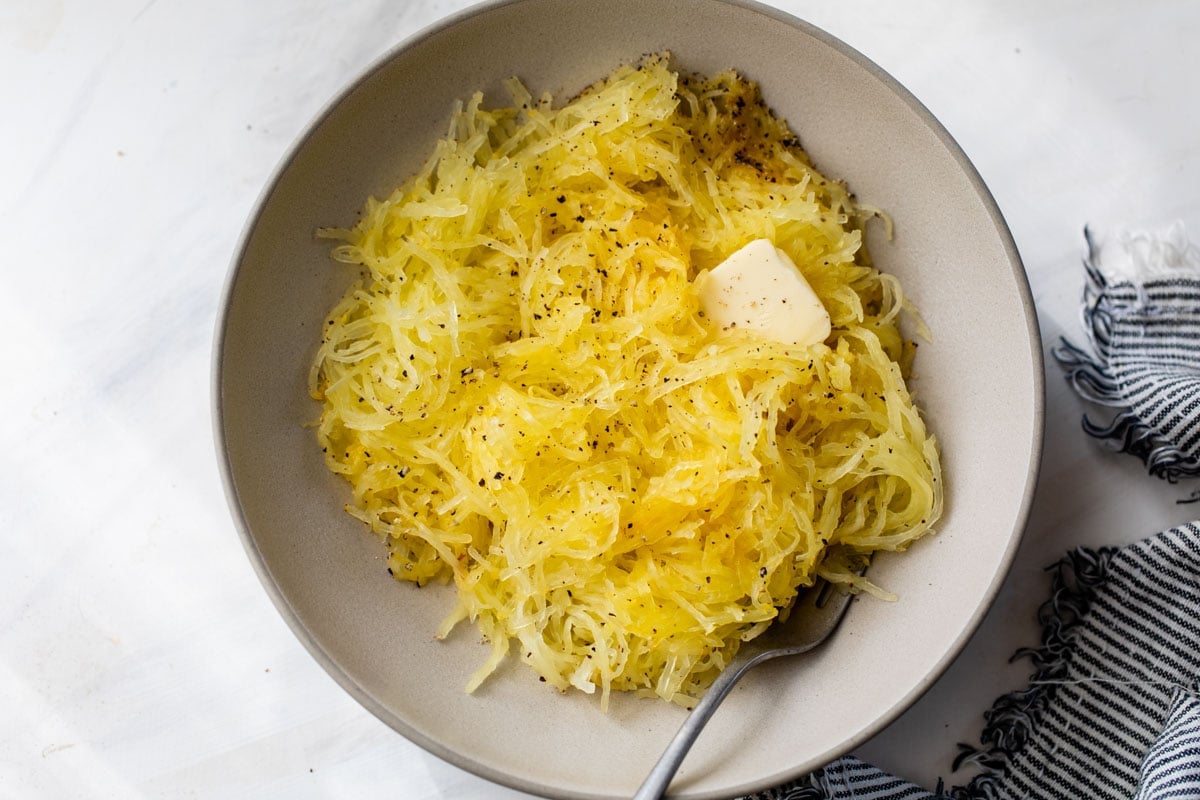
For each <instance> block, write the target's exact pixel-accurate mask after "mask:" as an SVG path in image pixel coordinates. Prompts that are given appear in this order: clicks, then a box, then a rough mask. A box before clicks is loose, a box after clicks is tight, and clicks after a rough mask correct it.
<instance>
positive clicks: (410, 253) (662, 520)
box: [311, 56, 942, 705]
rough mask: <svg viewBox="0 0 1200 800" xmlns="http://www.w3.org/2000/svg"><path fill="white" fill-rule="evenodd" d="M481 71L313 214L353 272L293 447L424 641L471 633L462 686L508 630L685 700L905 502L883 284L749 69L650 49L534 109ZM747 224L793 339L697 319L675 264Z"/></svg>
mask: <svg viewBox="0 0 1200 800" xmlns="http://www.w3.org/2000/svg"><path fill="white" fill-rule="evenodd" d="M507 88H508V91H509V92H510V93H511V96H512V102H511V104H509V105H506V106H504V107H499V108H489V107H485V105H484V102H483V99H482V96H481V95H479V94H477V95H475V96H474V97H472V98H471V99H470V101H469V102H467V103H466V104H465V105H461V104H460V105H459V106H458V107H457V108H456V109H455V111H454V113H453V116H452V119H451V122H450V127H449V131H448V133H447V135H446V136H445V138H444V139H443V140H442V141H440V142H439V143H438V145H437V147H436V150H435V152H434V153H433V154H432V157H431V158H430V159H429V160H428V162H427V163H426V165H425V166H424V168H423V169H422V170H421V171H420V172H419V174H417V175H416V176H415V177H414V178H412V179H411V180H409V181H408V182H407V183H405V184H404V185H403V186H402V187H400V188H399V189H397V190H396V191H395V193H394V194H392V195H391V196H390V197H388V198H386V199H384V200H376V199H371V200H369V201H368V202H367V204H366V207H365V210H364V213H363V215H362V218H361V221H360V222H358V224H357V225H355V226H353V227H352V228H348V229H325V230H322V231H321V232H320V233H321V235H323V236H326V237H330V238H332V239H334V240H337V242H338V243H337V244H336V245H335V246H334V248H333V255H334V258H335V259H336V260H337V261H339V262H344V263H346V264H350V265H355V266H357V267H358V268H359V273H360V274H359V277H358V279H357V280H356V282H355V283H354V284H353V285H352V286H351V288H350V289H349V290H348V291H347V292H346V294H345V296H344V297H343V298H342V300H341V301H340V302H339V303H338V304H337V305H336V307H335V308H333V310H332V312H331V313H330V314H329V317H328V319H327V320H326V324H325V326H324V337H323V341H322V343H321V345H320V348H319V351H318V352H317V354H316V357H315V360H314V362H313V365H312V373H311V389H312V394H313V397H314V398H316V399H317V400H319V401H321V403H322V406H323V411H322V414H321V417H320V422H319V426H318V436H319V440H320V445H321V447H322V449H323V450H324V452H325V457H326V460H327V463H328V466H329V468H330V469H331V470H333V471H334V472H336V473H338V474H340V475H342V476H343V477H345V479H346V480H347V481H348V482H349V484H350V486H351V487H352V489H353V499H352V502H350V503H349V504H348V506H347V510H348V511H349V512H350V513H351V514H353V515H354V516H355V517H357V518H359V519H361V520H362V521H363V522H364V523H365V524H366V525H367V526H369V527H370V529H371V530H373V531H375V532H376V533H377V534H379V535H380V536H382V537H383V538H384V540H385V541H386V543H387V546H388V549H389V554H390V555H389V559H388V569H389V571H390V572H391V573H392V574H394V575H395V577H396V578H398V579H401V580H404V581H412V582H415V583H417V584H426V583H429V582H437V583H452V584H453V586H454V589H455V592H454V598H455V599H454V600H453V610H452V611H451V612H450V613H449V614H448V617H447V620H446V622H445V624H444V625H443V627H442V629H441V630H440V631H438V632H437V633H438V635H439V636H445V635H447V634H448V633H449V632H450V630H451V629H452V628H453V627H454V626H455V625H457V624H458V623H460V622H463V621H466V620H469V621H471V622H472V623H474V624H475V625H476V626H477V627H478V629H479V630H480V631H481V632H482V634H483V637H484V638H485V639H486V640H487V641H488V642H489V643H490V648H491V649H490V656H489V657H487V658H486V660H484V662H483V663H482V665H481V666H480V667H479V668H478V670H477V671H476V672H475V674H474V676H473V678H472V679H471V680H470V682H469V684H468V686H467V689H468V690H473V689H474V688H475V687H477V686H478V685H479V684H480V683H481V682H482V681H483V680H484V679H485V678H486V677H487V675H488V674H489V673H490V672H491V671H493V670H494V669H495V668H496V666H497V665H498V664H499V663H500V662H501V661H502V659H504V658H505V656H506V654H508V653H510V652H511V653H513V654H515V656H516V657H518V658H520V659H521V660H523V661H525V662H526V663H527V664H529V665H530V666H531V667H532V668H533V669H535V670H536V671H537V672H538V673H539V674H540V675H541V677H542V678H543V679H544V680H545V681H546V682H548V683H550V684H552V685H553V686H555V687H558V688H559V689H562V690H567V689H568V688H569V687H575V688H577V689H579V690H582V691H584V692H589V693H590V692H594V691H597V690H599V692H600V694H601V697H602V698H603V701H602V704H606V703H607V699H608V696H609V693H610V692H611V691H613V690H632V691H636V692H639V693H644V694H653V695H658V696H659V697H662V698H664V699H667V700H670V701H674V702H678V703H681V704H685V705H687V704H690V703H691V702H692V701H693V699H694V698H695V697H696V696H697V695H699V694H700V693H702V692H703V690H704V688H705V687H706V686H707V685H708V684H709V683H710V682H711V680H712V679H713V678H714V677H715V675H716V674H717V673H718V672H719V671H720V670H721V669H722V668H723V667H724V666H725V665H726V664H727V663H728V662H729V660H730V659H731V658H732V657H733V655H734V654H735V653H736V651H737V649H738V647H739V645H740V644H741V643H742V642H744V641H747V640H749V639H751V638H753V637H755V636H757V635H759V634H761V633H762V632H763V631H764V630H765V629H766V628H767V626H769V625H770V624H771V622H772V620H774V619H775V618H776V617H777V616H778V614H779V613H780V611H781V609H784V608H786V607H787V606H788V604H789V603H790V602H791V600H792V599H793V598H794V597H795V595H796V593H797V591H798V590H799V589H801V588H803V587H805V586H807V585H810V584H811V583H812V582H813V581H814V580H815V579H816V578H817V577H818V576H822V575H823V576H825V577H828V578H831V579H833V580H835V581H840V582H842V583H849V584H856V585H857V586H859V587H862V586H864V585H867V584H866V583H865V581H862V580H860V579H858V578H857V577H856V575H855V572H856V569H857V568H858V567H859V566H860V565H861V560H862V559H863V558H864V557H865V556H867V555H869V554H870V553H872V552H874V551H877V550H902V549H904V548H905V547H907V546H908V545H909V544H910V543H912V542H913V541H914V540H915V539H917V538H918V537H920V536H922V535H923V534H925V533H927V532H929V531H930V529H931V526H932V525H933V524H934V522H935V520H936V519H937V517H938V515H939V513H940V510H941V496H942V495H941V482H940V476H939V462H938V451H937V448H936V445H935V442H934V439H933V437H932V436H930V435H929V434H928V433H927V431H926V428H925V425H924V423H923V421H922V418H921V416H920V414H919V413H918V411H917V409H916V408H915V406H914V404H913V402H912V400H911V398H910V396H909V392H908V390H907V389H906V385H905V375H906V373H907V370H908V366H909V365H910V363H911V359H912V355H913V350H914V347H915V345H914V344H912V343H911V342H908V341H906V340H905V338H904V337H903V336H902V334H901V330H900V324H899V323H900V315H901V312H902V309H903V307H904V306H905V301H904V299H903V296H902V294H901V291H900V287H899V285H898V283H897V281H896V280H895V279H894V278H892V277H890V276H888V275H886V274H881V273H880V272H879V271H878V270H876V269H875V268H874V267H873V266H872V265H871V263H870V261H869V259H868V256H867V253H866V252H865V250H864V247H863V238H862V226H863V225H864V224H865V221H866V218H867V217H869V216H872V214H871V212H870V211H869V210H864V209H863V208H861V207H859V206H857V205H856V204H855V202H854V200H853V199H852V197H851V196H850V194H849V193H848V192H847V189H846V187H845V186H844V185H843V184H841V183H839V182H837V181H833V180H830V179H828V178H826V177H824V176H822V175H821V174H820V173H819V172H817V171H816V170H815V169H814V168H813V166H812V165H811V164H810V162H809V160H808V158H807V157H806V155H805V153H804V151H803V150H802V149H801V147H800V143H799V141H798V140H797V138H796V136H795V135H794V134H793V133H792V132H791V130H789V128H788V126H787V125H786V124H785V123H784V122H783V121H782V120H780V119H778V118H776V117H775V116H773V115H772V113H771V111H770V110H769V109H768V108H767V106H766V105H765V104H764V102H763V99H762V97H761V94H760V91H759V89H758V87H757V85H756V84H754V83H752V82H750V81H747V80H745V79H743V78H741V77H740V76H739V75H737V74H735V73H733V72H726V73H721V74H718V75H715V76H712V77H701V76H691V75H684V74H678V73H677V72H675V71H673V70H672V68H671V66H670V63H669V59H668V58H667V57H665V56H659V57H653V58H649V59H647V60H645V61H643V62H641V63H640V64H638V65H636V66H626V67H622V68H620V69H618V70H617V71H616V72H615V73H613V74H612V75H611V76H609V77H608V78H607V79H605V80H604V81H602V82H600V83H597V84H595V85H594V86H592V87H590V88H589V89H587V90H586V91H584V92H583V93H581V94H580V95H579V96H578V97H576V98H575V99H573V100H571V101H570V102H569V103H566V104H565V105H562V106H561V107H555V105H554V104H553V102H552V99H551V98H550V97H549V96H541V97H538V98H535V97H533V96H532V95H531V94H530V93H529V91H528V90H527V89H526V88H525V87H524V86H523V85H522V84H521V83H520V82H518V81H516V80H513V81H511V82H509V83H508V86H507ZM760 238H764V239H769V240H770V241H772V242H774V243H775V245H776V246H777V247H778V248H780V249H781V250H782V251H783V252H785V253H786V254H787V255H788V256H789V257H790V258H791V260H792V261H794V262H795V264H796V265H798V266H799V268H800V270H801V271H802V273H803V275H804V277H805V278H806V279H807V282H808V283H809V284H810V285H811V286H812V287H813V290H814V291H815V292H816V294H817V295H818V297H819V298H820V300H821V302H822V303H823V304H824V306H825V308H826V309H827V310H828V312H829V315H830V318H831V323H832V331H831V333H830V335H829V336H828V338H827V339H826V340H825V341H824V342H821V343H818V344H815V345H812V346H808V347H795V346H792V345H786V344H781V343H779V342H776V341H771V340H769V339H766V338H763V337H762V336H760V335H757V334H755V333H754V332H753V331H744V330H736V329H735V330H720V329H717V328H716V327H715V326H713V325H712V324H710V323H709V321H708V320H707V319H706V318H705V316H704V314H703V309H702V306H701V304H700V302H699V300H698V294H697V288H696V286H697V281H698V279H699V278H700V277H701V276H703V275H704V274H706V273H707V271H709V270H711V269H713V268H714V267H715V266H717V265H718V264H720V263H721V262H722V260H723V259H725V257H726V256H728V255H729V254H730V253H732V252H733V251H735V250H737V249H738V248H739V247H741V246H742V245H743V244H745V243H746V242H748V241H750V240H753V239H760ZM867 586H868V587H869V585H867ZM448 597H449V596H448ZM449 602H450V601H449V600H448V603H449ZM431 633H432V632H431Z"/></svg>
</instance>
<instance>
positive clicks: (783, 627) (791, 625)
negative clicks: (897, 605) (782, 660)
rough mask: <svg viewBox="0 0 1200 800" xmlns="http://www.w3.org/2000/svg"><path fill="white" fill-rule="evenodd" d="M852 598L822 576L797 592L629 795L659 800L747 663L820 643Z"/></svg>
mask: <svg viewBox="0 0 1200 800" xmlns="http://www.w3.org/2000/svg"><path fill="white" fill-rule="evenodd" d="M852 598H853V595H851V594H850V593H849V592H846V591H838V590H836V589H835V588H834V587H833V586H832V585H831V584H829V583H828V582H826V581H824V580H819V581H818V582H817V583H815V584H813V586H812V587H810V588H809V589H807V590H806V591H805V592H804V593H803V594H801V595H800V596H799V597H798V598H797V599H796V602H795V603H794V604H793V606H792V610H791V615H790V616H789V617H788V618H787V620H786V621H784V622H783V623H780V624H777V625H773V626H771V627H770V628H769V629H768V630H767V633H766V634H765V635H764V636H762V637H760V638H759V639H756V640H754V641H753V642H752V643H751V644H750V645H748V646H747V647H746V648H743V649H742V651H741V652H739V653H738V654H737V656H736V657H735V658H734V659H733V661H731V662H729V666H728V667H726V668H725V670H724V671H723V672H722V673H721V674H720V675H719V676H717V679H716V680H715V681H713V684H712V686H710V687H709V688H708V691H707V692H705V694H704V697H702V698H701V699H700V702H699V703H697V704H696V707H695V708H694V709H693V710H692V713H691V714H689V715H688V717H687V719H686V720H684V722H683V725H682V726H681V727H680V728H679V732H678V733H676V734H675V738H674V739H672V740H671V743H670V744H669V745H667V749H666V751H665V752H663V754H662V757H661V758H659V760H658V763H657V764H655V765H654V768H653V769H652V770H650V774H649V775H647V776H646V780H645V781H644V782H643V783H642V785H641V788H639V789H638V790H637V794H635V795H634V796H633V800H659V798H661V797H662V796H663V795H664V794H666V791H667V787H668V786H669V785H670V783H671V779H672V778H673V777H674V776H675V772H676V771H677V770H678V769H679V765H680V764H682V763H683V759H684V757H685V756H686V755H687V753H688V750H690V749H691V747H692V744H693V743H694V742H695V741H696V737H697V736H699V735H700V730H701V729H702V728H703V727H704V725H705V723H707V722H708V720H709V719H710V718H711V717H712V715H713V712H715V711H716V710H717V706H719V705H720V704H721V701H722V700H724V699H725V696H726V695H728V694H729V690H730V689H732V688H733V685H734V684H735V683H737V682H738V680H739V679H740V678H741V677H742V676H743V675H745V674H746V672H748V671H749V670H750V668H751V667H754V666H757V665H759V664H761V663H763V662H764V661H768V660H770V659H772V658H779V657H780V656H795V655H800V654H801V653H807V652H808V651H809V650H812V649H813V648H814V647H816V646H817V645H819V644H821V643H822V642H824V641H825V640H826V639H828V638H829V636H830V634H832V633H833V631H834V629H836V628H837V626H838V623H839V622H841V621H842V617H844V616H845V614H846V609H847V608H849V606H850V600H851V599H852ZM764 640H767V641H764ZM768 641H769V646H768Z"/></svg>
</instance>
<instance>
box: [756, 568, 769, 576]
mask: <svg viewBox="0 0 1200 800" xmlns="http://www.w3.org/2000/svg"><path fill="white" fill-rule="evenodd" d="M758 577H760V578H765V577H767V568H766V567H762V568H760V569H759V570H758Z"/></svg>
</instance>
